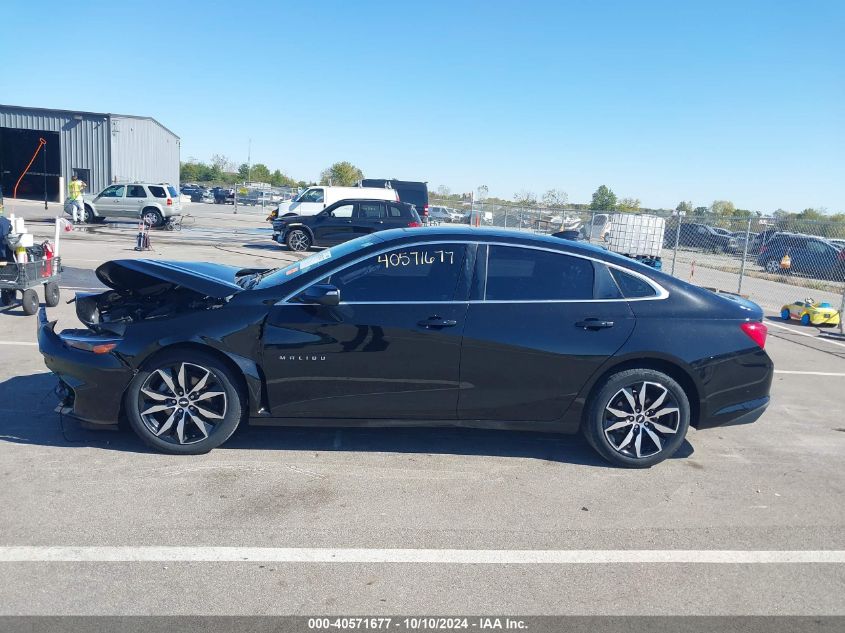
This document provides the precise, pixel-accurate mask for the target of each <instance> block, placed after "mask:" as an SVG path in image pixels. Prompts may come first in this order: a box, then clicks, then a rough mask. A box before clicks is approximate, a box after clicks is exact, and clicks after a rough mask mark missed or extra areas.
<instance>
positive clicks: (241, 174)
mask: <svg viewBox="0 0 845 633" xmlns="http://www.w3.org/2000/svg"><path fill="white" fill-rule="evenodd" d="M238 178H240V179H241V180H242V181H244V182H246V181H247V180H249V165H248V164H247V163H241V165H240V167H238Z"/></svg>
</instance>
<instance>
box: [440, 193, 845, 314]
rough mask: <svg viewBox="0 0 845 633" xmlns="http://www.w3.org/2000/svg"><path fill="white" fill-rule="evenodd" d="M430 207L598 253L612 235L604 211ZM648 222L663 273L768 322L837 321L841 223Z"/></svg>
mask: <svg viewBox="0 0 845 633" xmlns="http://www.w3.org/2000/svg"><path fill="white" fill-rule="evenodd" d="M430 204H431V205H432V206H433V207H434V206H437V207H442V208H445V209H447V211H448V213H449V215H450V216H451V220H450V221H452V222H463V223H466V224H471V225H473V226H497V227H503V228H509V229H516V230H522V231H529V232H534V233H545V234H551V233H557V232H561V231H570V232H571V233H569V235H576V234H577V236H578V237H579V238H580V239H584V240H587V241H589V242H591V243H594V244H598V245H601V246H605V247H608V246H609V245H610V241H611V236H612V234H613V222H612V216H613V214H612V212H608V213H605V212H597V211H590V210H587V209H583V208H579V207H568V208H540V207H527V206H521V205H518V204H502V203H486V202H475V203H474V204H471V205H470V204H468V203H460V202H456V201H454V200H437V199H436V198H433V199H432V200H431V203H430ZM654 215H656V216H659V217H662V218H663V221H664V226H665V228H664V234H663V244H662V253H661V259H662V270H663V271H664V272H667V273H670V274H672V275H674V276H676V277H678V278H680V279H684V280H685V281H689V282H691V283H694V284H697V285H699V286H703V287H706V288H711V289H715V290H720V291H724V292H732V293H736V294H740V295H742V296H745V297H748V298H750V299H751V300H753V301H754V302H756V303H757V304H759V305H760V306H761V307H762V308H763V309H764V310H765V312H766V314H768V315H780V314H781V310H782V308H783V307H784V306H786V305H789V304H792V303H794V302H796V301H806V300H807V299H812V300H813V302H814V303H815V305H817V306H819V305H820V304H824V303H826V304H828V305H829V306H831V308H832V309H834V310H835V311H838V312H839V313H840V315H843V310H845V222H834V221H830V222H816V221H802V220H800V219H796V218H794V217H792V218H764V217H758V216H757V215H753V216H752V217H745V216H742V217H724V216H720V215H707V214H702V215H694V216H678V215H676V214H672V213H656V214H654ZM441 221H443V220H441ZM446 221H449V220H446ZM841 320H842V319H840V321H841ZM841 330H842V325H841V324H840V331H841Z"/></svg>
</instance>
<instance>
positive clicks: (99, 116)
mask: <svg viewBox="0 0 845 633" xmlns="http://www.w3.org/2000/svg"><path fill="white" fill-rule="evenodd" d="M42 139H43V140H44V141H45V142H46V144H43V143H42V142H41V140H42ZM39 145H42V147H41V149H40V151H38V152H37V154H36V150H38V147H39ZM33 156H35V160H34V161H32V158H33ZM30 161H32V165H31V166H30V167H29V170H28V171H27V173H26V175H25V176H24V177H23V178H21V174H23V173H24V171H25V170H26V168H27V165H28V164H29V163H30ZM74 174H75V175H77V176H79V177H80V178H81V179H82V180H84V181H85V182H87V183H88V189H87V191H89V192H92V193H98V192H99V191H101V190H102V189H103V188H105V187H106V185H108V184H110V183H113V182H119V181H129V182H133V181H144V182H169V183H172V184H175V185H177V186H178V183H179V137H178V136H176V135H175V134H174V133H173V132H171V131H170V130H168V129H167V128H166V127H164V126H163V125H162V124H161V123H159V122H158V121H156V120H155V119H152V118H150V117H143V116H132V115H126V114H104V113H97V112H74V111H72V110H48V109H45V108H24V107H19V106H8V105H0V185H2V187H3V195H4V196H6V197H8V198H11V197H13V196H14V194H15V192H14V189H15V186H16V184H17V197H18V198H29V199H34V200H44V199H45V195H44V194H45V191H46V194H47V196H46V198H47V200H51V201H56V202H62V201H64V197H65V195H66V193H67V182H68V181H69V180H70V178H71V176H73V175H74ZM19 179H20V182H19V183H18V180H19Z"/></svg>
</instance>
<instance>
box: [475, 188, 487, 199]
mask: <svg viewBox="0 0 845 633" xmlns="http://www.w3.org/2000/svg"><path fill="white" fill-rule="evenodd" d="M488 193H490V188H489V187H488V186H487V185H481V186H480V187H479V188H478V190H477V191H476V194H475V199H476V200H486V199H487V194H488Z"/></svg>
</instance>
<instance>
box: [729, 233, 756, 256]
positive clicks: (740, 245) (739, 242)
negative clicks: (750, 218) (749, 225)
mask: <svg viewBox="0 0 845 633" xmlns="http://www.w3.org/2000/svg"><path fill="white" fill-rule="evenodd" d="M731 236H732V237H733V238H734V239H735V240H736V252H737V253H743V252H747V253H749V254H750V253H751V244H752V243H753V242H754V238H755V237H757V234H756V233H746V232H745V231H734V232H733V233H731ZM746 239H747V240H748V249H746V248H745V241H746Z"/></svg>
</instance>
